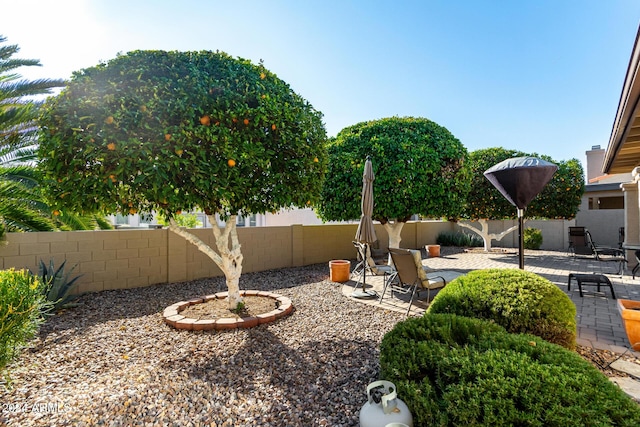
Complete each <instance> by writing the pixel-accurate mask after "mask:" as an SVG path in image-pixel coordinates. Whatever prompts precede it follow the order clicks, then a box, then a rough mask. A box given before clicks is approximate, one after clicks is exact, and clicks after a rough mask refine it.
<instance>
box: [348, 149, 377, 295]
mask: <svg viewBox="0 0 640 427" xmlns="http://www.w3.org/2000/svg"><path fill="white" fill-rule="evenodd" d="M373 180H374V175H373V166H372V164H371V158H370V157H369V156H367V160H366V162H365V163H364V173H363V174H362V200H361V203H360V205H361V208H362V215H361V216H360V224H358V230H357V231H356V237H355V239H356V240H357V241H358V242H360V243H364V260H363V262H364V266H363V271H362V291H355V292H353V294H351V296H353V297H356V298H368V297H372V296H375V293H372V292H368V291H367V290H366V288H365V284H366V279H367V268H366V263H367V259H366V257H367V253H368V252H367V251H368V249H369V244H370V243H373V242H375V241H376V240H378V238H377V237H376V231H375V230H374V228H373V219H371V215H372V214H373Z"/></svg>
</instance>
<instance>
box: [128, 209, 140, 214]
mask: <svg viewBox="0 0 640 427" xmlns="http://www.w3.org/2000/svg"><path fill="white" fill-rule="evenodd" d="M136 212H138V210H137V209H135V208H131V209H129V213H130V214H131V215H133V214H135V213H136Z"/></svg>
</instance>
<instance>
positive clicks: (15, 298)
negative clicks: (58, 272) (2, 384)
mask: <svg viewBox="0 0 640 427" xmlns="http://www.w3.org/2000/svg"><path fill="white" fill-rule="evenodd" d="M42 288H43V287H42V283H41V282H40V280H38V278H37V277H35V276H33V275H32V274H31V273H30V272H29V271H28V270H18V271H16V270H14V269H10V270H0V371H2V370H4V368H5V366H6V365H7V364H8V363H9V362H10V361H11V360H12V359H13V358H14V357H15V356H16V355H17V354H18V353H19V351H20V349H21V348H22V347H23V346H24V344H25V343H26V342H27V341H28V340H29V339H30V338H31V337H33V336H34V335H35V333H36V332H37V331H38V327H39V326H40V324H41V323H42V312H43V311H45V310H46V309H47V308H48V304H47V303H46V301H45V298H44V295H43V293H42Z"/></svg>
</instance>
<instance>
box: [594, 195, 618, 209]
mask: <svg viewBox="0 0 640 427" xmlns="http://www.w3.org/2000/svg"><path fill="white" fill-rule="evenodd" d="M599 209H624V196H613V197H589V210H599Z"/></svg>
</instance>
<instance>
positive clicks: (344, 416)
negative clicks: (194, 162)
mask: <svg viewBox="0 0 640 427" xmlns="http://www.w3.org/2000/svg"><path fill="white" fill-rule="evenodd" d="M220 286H222V287H224V280H223V279H222V278H213V279H207V280H198V281H193V282H188V283H175V284H165V285H157V286H151V287H147V288H137V289H130V290H119V291H105V292H100V293H95V294H90V295H85V296H83V297H81V299H80V300H79V302H80V306H79V307H77V308H74V309H70V310H67V311H66V312H64V313H62V314H59V315H56V316H54V317H53V318H51V319H50V320H49V321H48V322H47V323H46V324H45V325H44V326H43V327H42V328H41V332H40V336H39V338H38V339H37V340H35V341H34V342H33V343H32V348H30V349H27V350H25V351H24V352H23V354H22V356H21V358H20V359H19V360H18V362H17V363H16V364H14V365H13V366H12V368H11V379H12V388H11V389H9V390H7V389H6V388H5V387H3V386H0V402H2V408H1V409H2V413H0V425H2V424H6V425H8V426H89V425H105V426H159V425H166V426H201V425H214V426H255V425H259V426H325V425H326V426H356V425H358V412H359V410H360V407H361V406H362V404H363V403H364V402H365V399H366V396H365V388H366V385H367V384H368V383H370V382H371V381H374V380H376V379H377V377H378V370H379V365H378V358H379V344H380V341H381V340H382V337H383V336H384V334H385V333H386V332H388V331H389V330H390V329H391V328H392V327H393V326H394V325H395V324H396V323H397V322H398V321H400V320H402V319H403V318H404V316H403V315H402V314H400V313H395V312H390V311H384V310H380V309H376V308H373V307H369V306H367V305H364V304H357V303H354V302H353V301H349V300H348V299H347V298H345V297H344V296H343V295H342V293H341V292H340V286H339V285H337V284H334V283H333V282H330V281H329V280H328V267H327V265H326V264H318V265H314V266H307V267H302V268H290V269H282V270H274V271H267V272H260V273H249V274H244V275H243V276H242V279H241V288H242V289H260V290H269V291H275V292H277V293H279V294H281V295H284V296H287V297H289V298H291V300H292V301H293V305H294V306H295V310H294V312H293V313H292V314H291V315H290V316H287V317H285V318H283V319H280V320H278V321H276V322H274V323H270V324H266V325H261V326H259V327H256V328H252V329H248V330H232V331H228V332H224V331H223V332H220V331H208V332H193V331H183V330H176V329H173V328H171V327H170V326H168V325H166V324H165V323H164V321H163V320H162V311H163V309H164V308H165V307H166V306H168V305H170V304H173V303H175V302H178V301H181V300H184V299H189V298H192V297H197V296H202V295H207V294H210V293H213V292H216V291H217V290H218V288H219V287H220Z"/></svg>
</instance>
